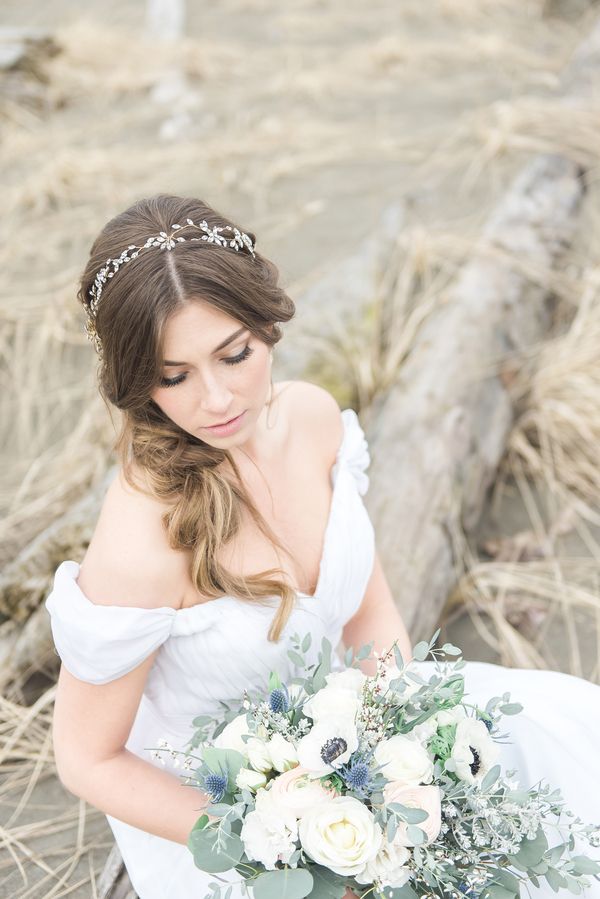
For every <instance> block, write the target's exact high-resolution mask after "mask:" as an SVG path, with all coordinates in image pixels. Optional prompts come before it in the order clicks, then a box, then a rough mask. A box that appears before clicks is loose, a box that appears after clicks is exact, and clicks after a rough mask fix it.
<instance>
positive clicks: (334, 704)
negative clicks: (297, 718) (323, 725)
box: [302, 687, 360, 721]
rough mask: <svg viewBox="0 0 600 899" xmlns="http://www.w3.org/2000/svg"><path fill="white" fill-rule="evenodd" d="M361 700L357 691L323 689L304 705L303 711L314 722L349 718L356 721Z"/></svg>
mask: <svg viewBox="0 0 600 899" xmlns="http://www.w3.org/2000/svg"><path fill="white" fill-rule="evenodd" d="M359 704H360V699H359V696H358V694H357V693H356V690H346V689H342V688H341V687H323V689H322V690H319V691H318V692H317V693H315V694H314V695H313V696H311V697H310V699H307V701H306V702H305V703H304V705H303V707H302V711H303V712H304V714H305V715H308V716H309V718H312V719H313V721H322V720H323V719H325V718H330V717H332V716H335V717H336V718H348V719H349V720H350V721H354V720H355V718H356V713H357V711H358V706H359Z"/></svg>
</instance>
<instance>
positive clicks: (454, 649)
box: [442, 643, 462, 656]
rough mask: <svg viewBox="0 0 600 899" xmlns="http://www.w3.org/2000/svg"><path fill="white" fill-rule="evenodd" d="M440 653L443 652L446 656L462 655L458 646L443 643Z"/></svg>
mask: <svg viewBox="0 0 600 899" xmlns="http://www.w3.org/2000/svg"><path fill="white" fill-rule="evenodd" d="M442 652H445V653H446V655H447V656H459V655H462V649H459V648H458V646H455V645H454V643H444V645H443V646H442Z"/></svg>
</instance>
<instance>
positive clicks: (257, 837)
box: [240, 789, 298, 871]
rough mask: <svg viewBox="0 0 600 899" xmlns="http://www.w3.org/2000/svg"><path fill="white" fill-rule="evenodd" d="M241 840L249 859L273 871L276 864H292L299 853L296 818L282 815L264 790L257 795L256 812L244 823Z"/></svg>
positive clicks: (248, 815) (247, 817)
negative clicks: (294, 853) (295, 854)
mask: <svg viewBox="0 0 600 899" xmlns="http://www.w3.org/2000/svg"><path fill="white" fill-rule="evenodd" d="M240 837H241V839H242V842H243V844H244V850H245V852H246V855H247V856H248V858H250V859H254V861H257V862H260V863H261V864H263V865H264V866H265V868H266V869H267V870H268V871H272V870H274V868H275V864H276V862H278V861H280V862H283V863H284V864H286V863H287V862H289V860H290V857H291V855H292V854H293V852H294V851H295V849H296V840H297V838H298V831H297V826H296V820H295V818H294V816H293V815H287V816H284V815H282V814H280V813H279V811H278V810H277V809H276V807H275V805H274V804H273V802H272V800H271V797H270V796H269V792H268V791H267V790H262V789H261V790H259V791H258V793H257V794H256V806H255V809H254V811H252V812H249V813H248V814H247V815H246V817H245V819H244V823H243V824H242V829H241V831H240Z"/></svg>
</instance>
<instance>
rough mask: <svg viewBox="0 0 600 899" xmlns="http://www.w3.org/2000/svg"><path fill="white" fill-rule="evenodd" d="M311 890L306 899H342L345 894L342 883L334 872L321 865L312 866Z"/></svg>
mask: <svg viewBox="0 0 600 899" xmlns="http://www.w3.org/2000/svg"><path fill="white" fill-rule="evenodd" d="M310 873H311V874H312V876H313V888H312V890H311V892H310V893H309V894H308V899H342V897H343V896H344V893H345V892H346V887H345V885H344V881H343V880H342V878H341V877H340V876H339V874H336V873H335V872H334V871H330V870H329V868H323V867H321V865H312V866H311V869H310Z"/></svg>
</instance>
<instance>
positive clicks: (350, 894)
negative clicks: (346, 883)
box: [342, 890, 358, 899]
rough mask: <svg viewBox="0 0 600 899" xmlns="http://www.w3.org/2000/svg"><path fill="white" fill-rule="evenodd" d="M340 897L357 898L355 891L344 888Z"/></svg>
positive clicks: (344, 898)
mask: <svg viewBox="0 0 600 899" xmlns="http://www.w3.org/2000/svg"><path fill="white" fill-rule="evenodd" d="M342 899H358V896H357V895H356V893H353V892H352V890H346V892H345V893H344V895H343V896H342Z"/></svg>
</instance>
